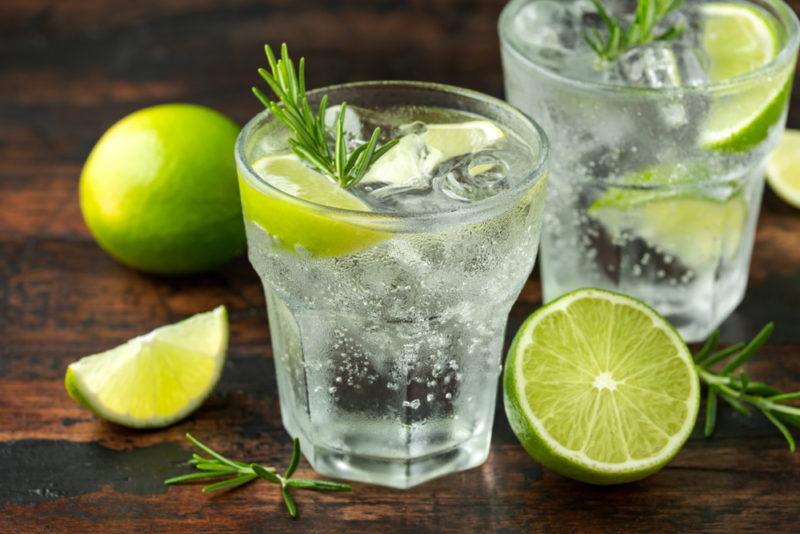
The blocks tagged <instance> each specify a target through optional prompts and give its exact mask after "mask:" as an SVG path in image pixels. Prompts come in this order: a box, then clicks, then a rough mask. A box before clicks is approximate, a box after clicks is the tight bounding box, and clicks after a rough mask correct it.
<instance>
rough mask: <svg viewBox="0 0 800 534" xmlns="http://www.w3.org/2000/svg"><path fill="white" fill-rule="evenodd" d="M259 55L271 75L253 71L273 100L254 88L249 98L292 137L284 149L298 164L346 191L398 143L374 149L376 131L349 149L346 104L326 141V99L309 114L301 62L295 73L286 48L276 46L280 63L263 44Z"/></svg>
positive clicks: (302, 59)
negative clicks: (347, 143) (256, 73)
mask: <svg viewBox="0 0 800 534" xmlns="http://www.w3.org/2000/svg"><path fill="white" fill-rule="evenodd" d="M264 51H265V52H266V54H267V63H268V65H269V68H270V71H269V72H267V70H266V69H258V73H259V74H260V75H261V77H262V78H264V81H265V82H267V85H268V86H269V88H270V90H271V91H272V93H273V94H274V95H275V97H276V98H277V99H278V101H277V102H276V101H272V100H270V99H269V98H268V97H267V95H265V94H264V93H263V92H262V91H261V90H260V89H259V88H258V87H253V93H254V94H255V95H256V97H257V98H258V99H259V100H260V101H261V103H262V104H264V106H266V108H267V109H268V110H269V111H270V113H272V114H273V115H274V116H275V118H277V119H278V120H279V121H281V122H282V123H283V124H284V125H285V126H286V127H287V128H288V129H289V130H290V131H291V132H292V134H293V135H294V137H292V138H290V139H289V145H290V146H291V148H292V151H293V152H294V153H295V154H297V156H298V157H299V158H300V159H302V160H304V161H305V162H306V163H308V164H309V165H311V166H312V167H314V168H316V169H317V170H318V171H319V172H321V173H322V174H325V175H327V176H329V177H330V178H332V179H333V180H335V181H336V182H337V183H338V184H339V185H340V186H342V187H344V188H345V189H346V188H349V187H352V186H353V185H355V184H356V183H358V181H359V180H361V178H363V177H364V175H365V174H366V172H367V170H368V169H369V167H370V166H371V165H372V164H373V163H375V161H377V160H378V158H380V157H381V156H383V155H384V154H385V153H386V152H387V151H388V150H389V149H390V148H392V147H393V146H394V145H396V144H397V142H398V140H397V139H392V140H391V141H389V142H387V143H384V144H383V145H379V144H378V139H379V137H380V135H381V129H380V128H375V130H373V132H372V135H371V136H370V138H369V141H367V142H366V143H363V144H361V145H359V146H358V147H356V148H355V149H353V150H352V151H350V150H348V149H347V146H346V144H345V139H344V117H345V111H346V110H347V103H346V102H342V105H341V107H340V109H339V115H338V117H337V120H336V125H335V128H334V132H333V139H332V142H331V139H330V138H331V136H330V135H329V132H328V131H327V129H326V127H325V110H326V108H327V106H328V96H327V95H325V96H323V97H322V99H321V100H320V103H319V107H318V108H317V111H316V112H314V111H313V110H312V109H311V105H310V104H309V103H308V96H307V95H306V81H305V63H306V62H305V58H300V61H299V63H298V65H297V68H295V65H294V62H293V61H292V59H291V58H290V57H289V50H288V47H287V46H286V43H283V44H282V45H281V57H280V59H277V60H276V58H275V54H273V53H272V49H271V48H270V47H269V45H264Z"/></svg>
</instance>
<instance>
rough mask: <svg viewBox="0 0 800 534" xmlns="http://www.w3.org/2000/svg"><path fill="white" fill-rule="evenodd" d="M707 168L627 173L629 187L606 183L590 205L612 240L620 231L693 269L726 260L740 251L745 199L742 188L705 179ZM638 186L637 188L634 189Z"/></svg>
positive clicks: (660, 168)
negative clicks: (607, 184)
mask: <svg viewBox="0 0 800 534" xmlns="http://www.w3.org/2000/svg"><path fill="white" fill-rule="evenodd" d="M710 175H711V171H710V170H709V169H708V168H707V167H703V166H700V165H680V164H679V165H662V166H658V167H654V168H652V169H648V170H646V171H643V172H638V173H631V174H629V175H627V176H626V177H625V178H624V179H623V182H624V183H629V184H631V185H630V186H624V187H623V186H620V187H613V186H611V187H609V189H608V191H607V192H606V193H605V194H604V195H602V196H601V197H599V198H598V199H597V200H595V202H594V203H593V204H592V206H591V207H590V208H589V210H588V211H589V214H590V215H591V216H592V217H594V218H595V219H597V220H598V221H600V223H602V224H603V226H604V227H605V229H606V231H607V232H608V233H609V234H610V235H611V238H612V239H613V240H615V241H620V240H621V239H622V237H623V234H625V233H628V234H630V235H633V236H637V237H639V238H641V239H642V240H644V241H645V242H647V243H648V244H649V245H651V246H653V247H655V248H658V249H660V250H662V251H663V252H665V253H667V254H670V255H672V256H675V257H676V258H678V260H679V261H680V262H681V263H682V264H683V265H685V266H686V267H689V268H691V269H694V270H699V271H702V270H706V269H708V268H709V267H712V266H713V265H714V264H716V263H717V262H719V261H720V260H723V261H730V260H731V259H733V257H734V256H735V255H736V254H737V252H738V251H739V247H740V246H741V243H742V235H743V234H744V230H745V226H746V225H747V213H748V210H747V204H746V202H745V200H744V198H743V196H742V193H741V192H738V191H735V190H734V188H733V187H732V186H731V187H730V191H728V192H727V195H725V196H722V197H721V198H720V197H714V196H711V194H710V193H711V191H712V187H713V191H714V192H718V191H719V190H724V188H725V186H724V185H723V184H718V185H714V186H710V185H708V184H707V181H708V180H709V178H710ZM636 186H641V187H642V188H641V189H636V188H635V187H636Z"/></svg>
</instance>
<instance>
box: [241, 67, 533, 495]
mask: <svg viewBox="0 0 800 534" xmlns="http://www.w3.org/2000/svg"><path fill="white" fill-rule="evenodd" d="M323 94H326V95H328V98H329V106H333V105H336V104H338V103H340V102H342V101H346V102H347V103H348V104H349V105H351V106H352V105H357V106H359V107H361V108H362V109H363V108H366V109H369V110H373V111H375V112H376V113H381V112H384V111H386V110H391V108H393V107H395V106H403V107H406V108H408V107H413V106H419V107H421V108H423V107H424V108H430V107H435V108H443V109H445V110H457V111H460V112H467V113H469V114H471V115H472V116H474V118H475V119H487V120H489V121H492V122H493V123H495V124H498V125H501V126H502V127H503V128H504V129H505V130H507V131H510V132H513V133H514V134H515V135H516V136H517V137H518V138H519V140H521V141H522V142H523V143H524V146H525V147H526V150H529V151H530V154H529V156H530V158H531V165H530V166H528V167H526V168H525V170H524V173H523V174H524V175H523V176H517V177H515V180H514V182H515V183H516V184H517V185H515V186H514V187H512V188H510V189H508V190H505V191H502V192H500V193H498V194H496V195H494V196H491V197H488V198H484V199H482V200H477V201H474V202H471V203H465V204H464V205H463V206H462V207H459V208H457V209H452V210H447V211H441V212H428V213H410V214H407V213H397V212H388V211H387V212H381V211H370V212H365V211H350V210H344V209H337V208H332V207H328V206H324V205H319V204H315V203H311V202H308V201H305V200H302V199H300V198H297V197H294V196H292V195H290V194H288V193H286V192H285V191H281V190H279V189H276V188H274V187H272V186H271V185H269V184H268V183H267V182H266V181H264V180H263V179H262V178H261V177H260V176H259V174H258V172H257V171H256V170H254V163H255V162H256V161H258V160H259V158H262V157H264V155H269V154H270V153H273V152H275V151H276V150H285V142H284V143H278V144H277V145H276V144H275V143H274V139H275V138H276V135H275V131H276V129H281V128H282V126H281V125H280V124H278V123H277V121H276V120H275V119H274V117H272V116H271V115H270V114H269V113H268V112H266V111H265V112H262V113H261V114H259V115H257V116H256V117H254V118H253V119H252V120H251V121H250V122H249V123H248V124H247V126H246V127H245V128H244V130H243V131H242V133H241V135H240V137H239V140H238V143H237V147H236V160H237V165H238V169H239V174H240V188H241V189H242V190H243V191H246V192H247V194H246V195H245V194H244V193H243V195H242V198H243V207H244V214H245V222H246V227H247V240H248V252H249V258H250V261H251V263H252V264H253V266H254V267H255V270H256V271H257V272H258V274H259V276H260V277H261V280H262V282H263V285H264V291H265V294H266V300H267V309H268V316H269V323H270V332H271V340H272V350H273V359H274V361H275V368H276V373H277V378H278V388H279V394H280V407H281V416H282V419H283V424H284V426H285V428H286V430H287V431H288V432H289V433H290V434H291V435H292V436H294V437H298V438H300V442H301V447H302V450H303V453H304V455H305V456H306V458H307V459H308V460H309V462H310V463H311V465H312V466H313V467H314V469H315V470H316V471H318V472H319V473H322V474H325V475H329V476H333V477H337V478H345V479H352V480H358V481H364V482H371V483H376V484H382V485H386V486H392V487H398V488H407V487H410V486H413V485H416V484H419V483H421V482H424V481H426V480H429V479H431V478H434V477H438V476H441V475H445V474H447V473H451V472H455V471H460V470H464V469H469V468H471V467H474V466H477V465H479V464H481V463H483V461H484V460H485V459H486V457H487V454H488V451H489V442H490V437H491V428H492V420H493V417H494V411H495V400H496V399H495V397H496V392H497V380H498V376H499V373H500V369H501V352H502V348H503V339H504V332H505V328H506V321H507V318H508V314H509V310H510V308H511V306H512V304H513V303H514V301H515V300H516V298H517V296H518V294H519V292H520V291H521V289H522V287H523V284H524V283H525V281H526V279H527V277H528V275H529V274H530V271H531V269H532V267H533V264H534V260H535V256H536V250H537V247H538V241H539V234H540V227H541V220H542V217H543V205H544V197H545V191H546V183H547V180H546V175H545V165H546V160H547V155H548V144H547V140H546V138H545V136H544V134H543V133H542V131H541V130H540V129H539V127H538V126H537V125H536V124H535V123H534V122H533V121H531V120H530V119H529V118H527V117H526V116H525V115H524V114H523V113H521V112H519V111H518V110H516V109H515V108H513V107H512V106H509V105H508V104H506V103H504V102H503V101H501V100H497V99H494V98H491V97H489V96H485V95H482V94H480V93H475V92H472V91H467V90H463V89H459V88H455V87H449V86H442V85H435V84H427V83H416V82H363V83H353V84H346V85H341V86H333V87H327V88H323V89H319V90H317V91H313V92H312V93H310V100H311V102H312V105H314V104H315V102H317V101H318V100H319V98H320V97H321V95H323ZM422 120H424V118H423V119H422ZM277 137H278V138H280V136H277ZM284 137H285V136H284ZM284 140H285V139H284ZM260 217H267V218H268V219H269V221H268V222H269V224H274V225H276V227H278V226H280V227H281V228H283V229H284V230H285V233H288V234H289V235H291V233H292V232H293V231H301V230H302V229H303V228H305V231H306V233H309V232H316V234H315V235H314V237H313V239H316V240H317V242H316V243H317V245H320V243H322V242H324V243H325V245H324V246H322V245H320V246H319V247H317V248H318V249H320V250H321V249H325V250H326V251H327V252H326V253H324V254H314V253H310V252H309V251H308V250H305V249H304V248H303V247H298V246H296V245H293V244H292V243H285V242H280V240H278V239H276V238H275V236H271V235H270V234H269V232H267V231H266V230H265V229H264V228H263V227H262V225H261V224H259V222H258V221H257V219H258V220H264V219H259V218H260Z"/></svg>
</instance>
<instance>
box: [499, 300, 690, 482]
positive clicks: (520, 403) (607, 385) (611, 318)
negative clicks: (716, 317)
mask: <svg viewBox="0 0 800 534" xmlns="http://www.w3.org/2000/svg"><path fill="white" fill-rule="evenodd" d="M503 386H504V387H503V389H504V400H505V408H506V414H507V415H508V419H509V421H510V423H511V427H512V429H513V430H514V433H515V434H516V435H517V437H518V438H519V440H520V442H521V443H522V445H523V446H524V447H525V449H526V450H527V451H528V453H529V454H530V455H531V456H532V457H533V458H534V459H535V460H536V461H538V462H540V463H541V464H542V465H543V466H545V467H547V468H550V469H552V470H554V471H556V472H558V473H560V474H562V475H565V476H568V477H571V478H574V479H577V480H581V481H584V482H590V483H594V484H617V483H622V482H630V481H634V480H639V479H641V478H644V477H646V476H648V475H650V474H652V473H655V472H656V471H658V470H659V469H661V468H662V467H663V466H664V465H666V464H667V462H669V461H670V460H671V459H672V458H673V457H674V456H675V455H676V454H677V453H678V451H679V450H680V448H681V447H682V446H683V444H684V443H685V442H686V440H687V439H688V437H689V434H690V433H691V431H692V428H693V427H694V423H695V420H696V418H697V410H698V406H699V402H700V384H699V381H698V378H697V373H696V371H695V368H694V363H693V361H692V357H691V355H690V353H689V349H688V348H687V347H686V344H685V343H684V342H683V340H682V339H681V338H680V336H679V335H678V333H677V332H676V331H675V329H674V328H673V327H672V326H671V325H670V324H669V323H668V322H667V321H666V320H665V319H664V318H663V317H661V316H660V315H659V314H658V313H657V312H656V311H655V310H653V309H652V308H650V307H649V306H647V305H646V304H643V303H641V302H639V301H637V300H634V299H632V298H630V297H626V296H624V295H620V294H617V293H612V292H609V291H602V290H599V289H580V290H577V291H574V292H572V293H568V294H567V295H564V296H563V297H561V298H559V299H557V300H555V301H553V302H551V303H550V304H548V305H546V306H543V307H542V308H540V309H539V310H538V311H536V312H535V313H534V314H533V315H531V316H530V317H529V318H528V319H527V320H526V321H525V323H524V324H523V325H522V327H521V328H520V330H519V332H518V333H517V335H516V337H515V338H514V341H513V343H512V345H511V349H510V350H509V355H508V360H507V362H506V367H505V374H504V378H503Z"/></svg>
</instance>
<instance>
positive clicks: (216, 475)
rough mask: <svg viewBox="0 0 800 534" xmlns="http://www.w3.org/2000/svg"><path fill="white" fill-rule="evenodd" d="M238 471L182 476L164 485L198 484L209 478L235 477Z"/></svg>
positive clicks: (169, 479) (167, 481) (173, 478)
mask: <svg viewBox="0 0 800 534" xmlns="http://www.w3.org/2000/svg"><path fill="white" fill-rule="evenodd" d="M236 473H238V471H216V472H213V473H208V472H206V473H189V474H188V475H181V476H179V477H172V478H168V479H167V480H165V481H164V485H166V486H169V485H172V484H184V483H186V482H196V481H198V480H206V479H209V478H219V477H226V476H231V475H235V474H236Z"/></svg>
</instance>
